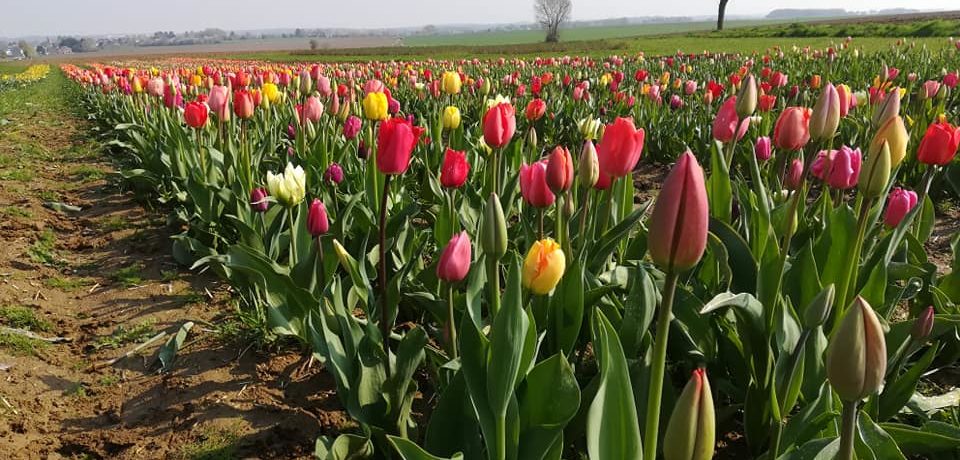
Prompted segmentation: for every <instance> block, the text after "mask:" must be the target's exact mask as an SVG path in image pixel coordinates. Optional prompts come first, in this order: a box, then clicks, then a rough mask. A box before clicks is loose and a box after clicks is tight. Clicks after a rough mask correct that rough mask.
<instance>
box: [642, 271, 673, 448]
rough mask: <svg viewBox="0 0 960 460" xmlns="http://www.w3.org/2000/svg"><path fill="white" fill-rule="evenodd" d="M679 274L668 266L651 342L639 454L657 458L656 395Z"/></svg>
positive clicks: (659, 394) (659, 389) (658, 394)
mask: <svg viewBox="0 0 960 460" xmlns="http://www.w3.org/2000/svg"><path fill="white" fill-rule="evenodd" d="M678 278H679V275H678V274H677V273H676V272H675V271H674V270H673V268H672V267H671V268H670V269H668V270H667V277H666V279H665V280H664V282H663V299H662V301H661V303H660V312H659V313H658V315H657V335H656V336H655V337H654V342H653V365H652V367H651V373H650V390H649V392H648V393H647V415H646V423H645V424H644V439H643V441H644V443H643V448H644V453H643V458H649V459H655V458H657V437H658V435H659V433H660V399H661V397H662V395H663V376H664V369H665V368H666V364H667V337H668V335H669V334H670V319H671V318H672V316H673V313H672V309H673V295H674V292H676V290H677V280H678Z"/></svg>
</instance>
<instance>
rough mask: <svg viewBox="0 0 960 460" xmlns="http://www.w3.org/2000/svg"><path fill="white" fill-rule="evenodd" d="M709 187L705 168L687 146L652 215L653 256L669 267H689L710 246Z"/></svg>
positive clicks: (656, 260) (656, 261)
mask: <svg viewBox="0 0 960 460" xmlns="http://www.w3.org/2000/svg"><path fill="white" fill-rule="evenodd" d="M708 221H709V213H708V207H707V189H706V186H705V185H704V178H703V169H702V168H701V167H700V165H699V164H698V163H697V158H696V157H695V156H693V153H691V152H690V150H687V151H686V152H684V153H683V154H682V155H680V159H679V160H678V161H677V164H676V165H675V166H674V167H673V169H672V170H671V171H670V174H669V175H667V178H666V180H665V181H664V183H663V188H662V189H661V190H660V194H659V195H658V196H657V202H656V204H655V205H654V208H653V215H651V217H650V231H649V233H648V236H647V240H648V247H649V251H650V257H651V258H652V259H653V262H654V263H656V264H657V265H659V266H660V267H662V268H665V269H667V270H674V269H676V270H686V269H688V268H691V267H693V266H694V265H696V264H697V262H699V261H700V258H701V257H702V256H703V251H704V249H705V248H706V247H707V224H708Z"/></svg>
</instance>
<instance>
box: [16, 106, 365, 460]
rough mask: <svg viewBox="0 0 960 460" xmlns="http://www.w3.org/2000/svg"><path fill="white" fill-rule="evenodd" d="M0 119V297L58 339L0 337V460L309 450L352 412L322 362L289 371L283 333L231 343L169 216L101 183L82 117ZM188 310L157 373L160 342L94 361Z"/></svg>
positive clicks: (230, 330)
mask: <svg viewBox="0 0 960 460" xmlns="http://www.w3.org/2000/svg"><path fill="white" fill-rule="evenodd" d="M4 117H5V118H7V119H8V120H9V124H6V125H5V126H0V160H2V161H0V165H2V169H0V178H2V180H0V213H2V215H0V240H2V245H0V308H6V309H9V308H26V309H28V310H29V311H31V312H32V313H33V315H34V316H35V318H36V319H37V320H38V321H41V322H43V323H44V324H45V325H46V327H43V328H41V329H42V330H34V332H36V333H38V334H39V335H41V336H44V337H65V338H69V339H70V341H69V342H67V343H55V344H42V343H40V342H37V341H26V342H25V345H24V344H23V343H24V342H18V343H20V344H21V346H12V345H9V344H4V343H3V341H2V339H3V338H4V337H10V336H0V458H3V459H37V458H49V459H58V458H83V459H106V458H109V459H134V458H136V459H163V458H171V459H179V458H248V457H256V458H309V457H311V455H312V450H313V444H314V441H315V439H316V437H317V436H319V435H321V434H332V433H337V432H338V431H340V430H342V429H343V428H345V427H347V426H349V425H350V423H349V417H347V416H346V414H345V413H344V412H343V411H342V410H341V408H340V405H339V401H338V400H337V397H336V392H335V385H334V382H333V380H332V378H331V377H330V376H329V374H327V373H326V372H324V371H323V370H322V369H321V368H320V366H319V365H316V364H314V365H313V366H312V367H310V368H308V369H306V370H305V371H303V369H302V368H304V366H303V364H304V359H303V357H304V355H302V354H301V353H298V352H297V351H296V347H284V349H285V350H286V351H279V352H278V351H271V350H269V349H259V348H258V347H257V346H250V344H249V343H244V342H243V340H244V339H243V335H242V332H237V328H236V327H233V326H232V325H231V321H234V320H233V319H232V318H234V315H233V314H232V312H233V310H234V308H235V307H234V306H232V305H231V303H230V300H229V299H230V296H229V292H228V289H227V288H226V287H225V286H223V285H221V284H220V283H219V282H217V281H216V280H215V279H213V277H212V276H204V275H196V274H190V273H187V272H185V271H182V270H181V269H180V268H178V266H177V265H176V264H175V263H174V261H173V260H172V258H171V257H170V256H169V254H170V253H171V242H170V239H169V236H170V235H171V234H172V233H175V232H176V230H177V229H172V228H169V227H167V226H166V225H165V221H166V220H165V216H164V215H162V214H159V213H156V212H150V211H146V210H144V208H143V207H142V206H141V205H140V204H138V203H136V202H134V201H133V200H132V198H131V197H130V196H129V195H127V194H123V193H120V192H119V191H118V188H117V187H116V186H115V185H113V184H110V183H109V178H110V176H109V174H110V172H111V165H110V163H109V162H108V161H106V160H105V159H104V158H103V157H102V156H101V155H100V153H99V152H98V151H97V150H96V148H95V146H96V144H95V143H92V142H91V141H90V140H89V139H88V138H87V137H85V136H86V133H87V132H89V128H90V126H89V125H88V124H87V123H86V122H85V121H83V120H79V119H78V118H77V117H75V116H74V115H71V114H69V113H65V112H64V110H63V108H61V109H60V110H59V111H49V110H43V109H40V110H35V111H32V112H31V111H17V112H14V113H11V114H6V115H4ZM47 201H57V202H63V203H68V204H70V205H75V206H79V207H80V208H81V210H80V211H79V212H74V213H69V212H68V213H63V212H57V211H54V210H52V209H48V208H47V207H44V206H43V203H44V202H47ZM186 321H194V322H196V326H195V327H194V328H193V329H192V331H191V333H190V335H189V338H188V340H187V341H186V344H185V346H184V347H183V348H182V349H181V350H180V353H179V355H178V357H177V360H176V361H175V363H174V365H173V369H172V370H171V371H169V372H166V373H162V374H161V373H160V372H158V369H159V367H160V366H159V364H158V363H157V360H156V356H157V350H158V348H159V347H160V346H161V345H162V344H163V343H164V341H165V340H161V341H157V342H156V343H153V344H152V345H150V346H148V347H146V348H144V349H143V350H142V351H140V352H138V353H136V354H134V355H133V356H131V357H128V358H126V359H122V360H120V361H119V362H117V363H116V364H114V365H104V364H105V363H106V362H107V361H109V360H111V359H114V358H117V357H119V356H121V355H124V354H125V353H126V352H127V351H129V350H132V349H133V348H135V347H137V346H138V345H139V344H140V343H143V342H145V341H146V340H147V339H148V338H150V337H152V336H154V335H156V334H157V333H159V332H163V331H166V332H170V333H175V332H176V331H177V330H178V329H179V327H180V325H181V324H183V323H184V322H186ZM4 325H6V326H9V325H10V324H9V318H7V319H6V320H5V318H4V317H3V315H0V326H4ZM33 329H37V328H36V327H35V328H33ZM118 331H119V332H118ZM133 332H137V333H139V335H137V334H133ZM291 349H292V350H293V351H290V350H291Z"/></svg>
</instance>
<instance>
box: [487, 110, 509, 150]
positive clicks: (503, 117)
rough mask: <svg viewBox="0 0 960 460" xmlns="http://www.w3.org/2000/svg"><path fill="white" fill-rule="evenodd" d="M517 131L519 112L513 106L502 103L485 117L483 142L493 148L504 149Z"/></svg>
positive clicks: (488, 111)
mask: <svg viewBox="0 0 960 460" xmlns="http://www.w3.org/2000/svg"><path fill="white" fill-rule="evenodd" d="M516 131H517V112H516V109H514V108H513V106H512V105H510V104H509V103H506V102H501V103H499V104H497V105H495V106H493V107H490V108H489V109H488V110H487V113H486V115H484V116H483V140H484V142H486V143H487V145H488V146H489V147H491V148H502V147H504V146H506V145H507V144H509V143H510V139H511V138H513V134H514V133H515V132H516Z"/></svg>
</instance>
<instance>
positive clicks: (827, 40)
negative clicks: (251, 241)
mask: <svg viewBox="0 0 960 460" xmlns="http://www.w3.org/2000/svg"><path fill="white" fill-rule="evenodd" d="M838 40H839V39H837V38H834V37H803V38H797V37H748V38H733V37H712V36H681V35H669V36H653V37H637V38H622V39H603V40H581V41H569V42H561V43H558V44H545V43H535V44H521V45H500V46H494V45H485V46H453V45H446V46H429V47H428V46H417V47H414V46H404V47H381V48H362V49H330V50H318V51H316V52H309V51H303V52H278V51H274V52H254V53H231V54H225V55H223V56H222V57H228V58H234V59H257V60H270V61H281V62H299V61H367V60H394V59H405V60H417V59H424V58H435V59H455V58H464V57H478V58H482V59H494V58H497V57H507V58H510V57H534V56H563V55H591V56H609V55H611V54H619V55H634V54H637V53H641V52H642V53H645V54H647V55H648V56H655V55H664V54H673V53H676V52H677V51H681V52H684V53H700V52H703V51H704V50H709V51H712V52H719V53H735V52H739V53H751V52H758V53H762V52H764V51H766V50H768V49H771V48H773V47H778V46H779V47H782V48H784V49H790V48H791V47H792V46H794V45H796V46H801V47H804V46H810V47H813V48H824V47H827V46H830V45H832V44H837V43H838ZM914 40H915V41H916V43H917V46H926V47H928V48H931V49H940V48H944V47H947V46H951V45H950V43H949V41H948V40H947V39H946V38H939V37H938V38H918V39H914ZM895 42H896V40H895V39H893V38H888V37H861V38H855V39H854V41H853V45H854V46H856V47H858V48H860V49H861V50H862V51H864V52H868V53H869V52H873V51H877V50H880V49H885V48H887V47H890V46H893V45H894V43H895Z"/></svg>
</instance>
